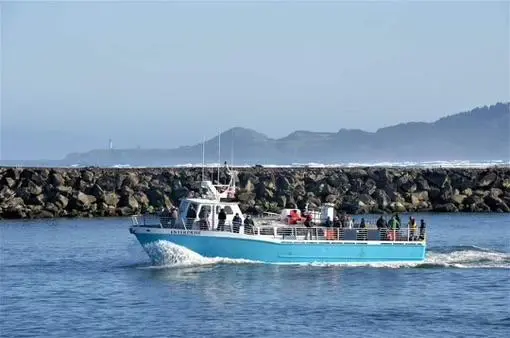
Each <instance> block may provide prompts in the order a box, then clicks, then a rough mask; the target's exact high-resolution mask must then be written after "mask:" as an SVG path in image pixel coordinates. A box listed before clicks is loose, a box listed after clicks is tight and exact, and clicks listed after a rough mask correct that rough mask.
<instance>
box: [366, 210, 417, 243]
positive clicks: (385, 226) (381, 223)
mask: <svg viewBox="0 0 510 338" xmlns="http://www.w3.org/2000/svg"><path fill="white" fill-rule="evenodd" d="M400 225H401V221H400V217H399V215H398V214H395V215H392V216H391V218H390V219H389V221H386V220H385V219H384V216H382V215H381V216H380V217H379V219H378V220H377V222H376V226H377V229H379V230H383V231H387V230H400V227H401V226H400ZM425 227H426V225H425V221H424V220H423V219H421V220H420V230H419V231H420V232H419V234H418V233H417V230H418V225H417V224H416V219H415V218H414V217H413V216H409V221H408V222H407V228H408V229H409V238H410V239H411V240H418V239H419V240H423V239H425Z"/></svg>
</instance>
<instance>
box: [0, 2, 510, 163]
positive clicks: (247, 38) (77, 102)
mask: <svg viewBox="0 0 510 338" xmlns="http://www.w3.org/2000/svg"><path fill="white" fill-rule="evenodd" d="M509 11H510V9H509V3H508V2H499V3H497V2H481V1H480V2H433V3H426V2H419V3H416V2H415V3H406V2H391V3H389V2H388V3H376V2H363V3H347V2H338V3H314V2H308V3H271V2H266V3H256V2H244V3H243V2H236V3H233V2H228V1H227V2H220V3H212V2H209V3H208V2H207V1H203V2H192V3H150V4H147V3H145V4H142V3H140V4H136V3H114V2H113V3H112V2H110V3H101V2H90V3H85V2H80V3H73V2H53V3H50V2H42V3H37V2H36V3H14V2H11V3H4V4H2V5H1V24H2V27H1V28H2V35H1V38H2V39H1V47H2V49H1V51H2V55H1V56H2V83H1V85H2V86H1V89H2V102H1V103H2V111H1V114H2V115H1V128H2V129H1V131H2V145H1V147H2V158H3V159H21V158H24V159H28V158H61V157H63V156H64V155H65V154H66V153H68V152H72V151H85V150H90V149H93V148H104V147H107V144H108V138H109V137H112V138H113V140H114V145H115V146H116V147H119V148H125V147H136V146H137V145H139V146H141V147H158V148H165V147H166V148H172V147H176V146H180V145H187V144H194V143H197V142H200V141H201V139H202V137H206V138H209V137H213V136H214V135H215V134H216V133H217V132H219V131H224V130H226V129H228V128H231V127H233V126H243V127H248V128H253V129H255V130H257V131H260V132H262V133H265V134H267V135H268V136H270V137H283V136H285V135H287V134H289V133H291V132H292V131H294V130H303V129H307V130H313V131H337V130H338V129H340V128H360V129H365V130H371V131H375V130H376V129H377V128H379V127H383V126H387V125H392V124H396V123H399V122H406V121H433V120H435V119H437V118H439V117H442V116H444V115H449V114H453V113H457V112H460V111H465V110H470V109H472V108H474V107H476V106H482V105H490V104H494V103H496V102H498V101H508V100H509V95H510V94H509V92H510V85H509V81H510V80H509V78H510V74H509V69H510V64H509V63H510V61H509V60H510V56H509V46H510V41H509V34H510V33H509V29H510V28H509Z"/></svg>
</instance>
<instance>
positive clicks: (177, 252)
mask: <svg viewBox="0 0 510 338" xmlns="http://www.w3.org/2000/svg"><path fill="white" fill-rule="evenodd" d="M144 249H145V251H146V252H147V254H148V255H149V256H150V257H151V260H152V264H153V265H151V266H149V267H146V268H168V267H190V266H203V265H215V264H263V263H262V262H257V261H251V260H246V259H230V258H221V257H215V258H209V257H203V256H201V255H199V254H198V253H196V252H194V251H191V250H189V249H187V248H184V247H182V246H179V245H176V244H173V243H170V242H167V241H158V242H155V243H150V244H146V245H144ZM283 265H305V266H310V265H311V266H348V267H377V268H459V269H469V268H471V269H510V254H509V253H506V252H500V251H496V250H492V249H487V248H481V247H478V246H474V245H471V246H470V245H463V246H450V247H439V248H431V249H429V250H428V251H427V258H426V259H425V262H423V263H401V264H388V263H359V264H345V263H333V264H332V263H319V262H317V263H303V264H283Z"/></svg>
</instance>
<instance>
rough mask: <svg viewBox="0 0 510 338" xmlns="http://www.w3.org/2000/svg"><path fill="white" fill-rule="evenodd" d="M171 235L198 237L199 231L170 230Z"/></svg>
mask: <svg viewBox="0 0 510 338" xmlns="http://www.w3.org/2000/svg"><path fill="white" fill-rule="evenodd" d="M172 234H173V235H200V230H172Z"/></svg>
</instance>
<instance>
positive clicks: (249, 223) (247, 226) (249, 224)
mask: <svg viewBox="0 0 510 338" xmlns="http://www.w3.org/2000/svg"><path fill="white" fill-rule="evenodd" d="M254 225H255V224H254V223H253V219H252V218H251V217H250V215H246V218H245V219H244V233H245V234H252V235H253V226H254Z"/></svg>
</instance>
